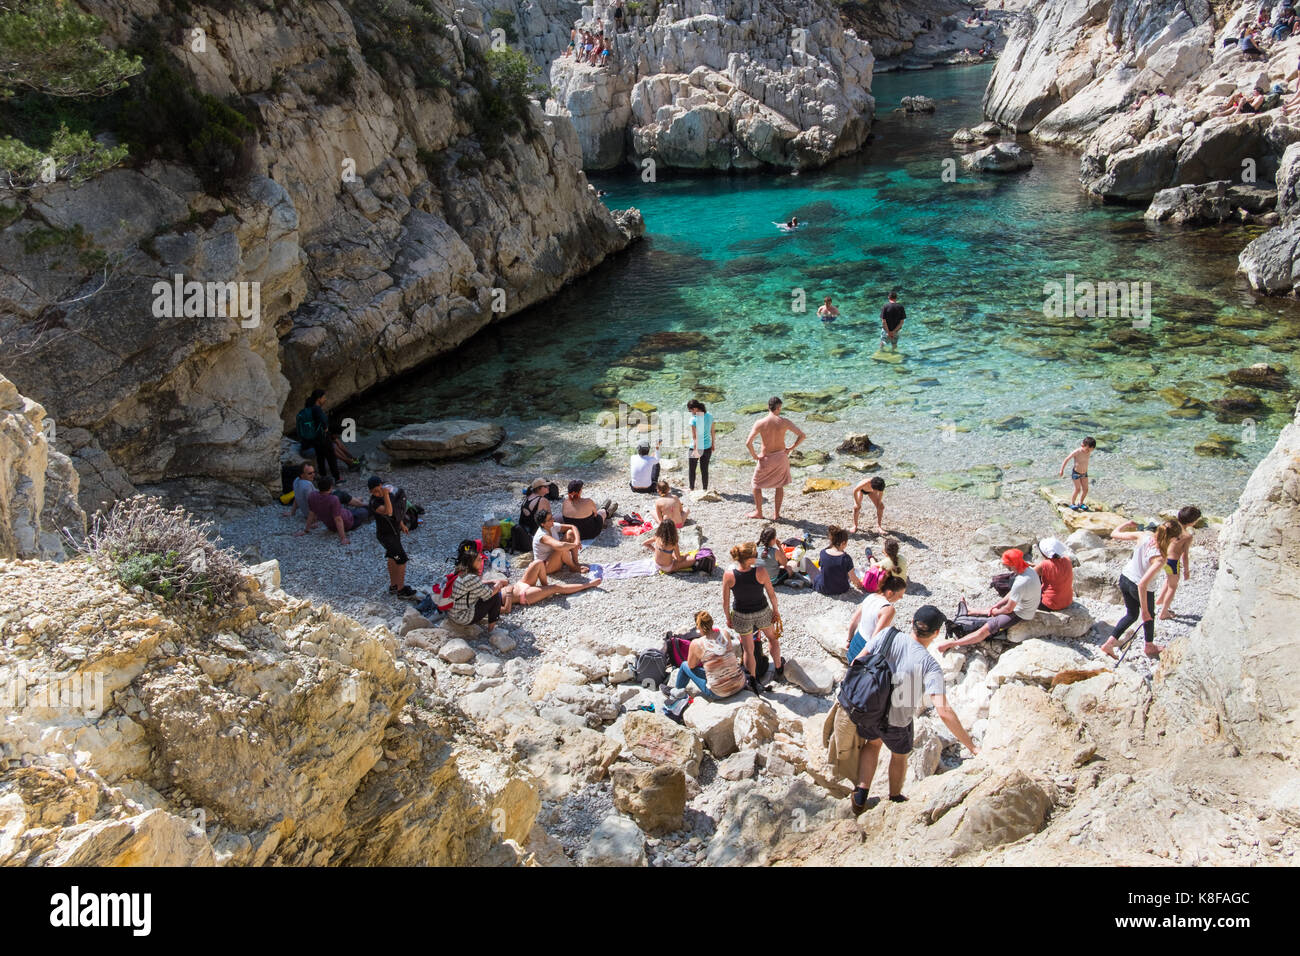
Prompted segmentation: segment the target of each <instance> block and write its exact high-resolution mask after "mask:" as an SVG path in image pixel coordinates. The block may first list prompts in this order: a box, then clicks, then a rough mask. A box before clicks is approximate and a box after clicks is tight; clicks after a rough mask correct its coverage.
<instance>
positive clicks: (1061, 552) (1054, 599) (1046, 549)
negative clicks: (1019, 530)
mask: <svg viewBox="0 0 1300 956" xmlns="http://www.w3.org/2000/svg"><path fill="white" fill-rule="evenodd" d="M1038 550H1039V551H1041V552H1042V553H1043V560H1041V561H1039V562H1038V565H1037V566H1036V567H1035V568H1034V570H1035V571H1037V572H1038V580H1039V582H1041V584H1042V586H1043V597H1042V606H1043V607H1045V608H1047V610H1049V611H1064V610H1065V609H1066V608H1067V607H1069V606H1070V605H1071V604H1073V603H1074V562H1072V561H1071V560H1070V549H1069V548H1067V547H1066V546H1065V544H1064V542H1062V541H1060V540H1059V539H1057V538H1044V539H1043V540H1042V541H1040V542H1038Z"/></svg>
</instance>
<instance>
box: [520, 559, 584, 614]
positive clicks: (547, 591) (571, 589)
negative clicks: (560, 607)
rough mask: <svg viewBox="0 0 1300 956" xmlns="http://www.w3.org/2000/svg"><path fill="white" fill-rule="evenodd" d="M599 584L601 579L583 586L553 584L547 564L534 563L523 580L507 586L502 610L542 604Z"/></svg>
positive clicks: (582, 584) (529, 566) (541, 562)
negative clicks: (548, 573) (558, 595)
mask: <svg viewBox="0 0 1300 956" xmlns="http://www.w3.org/2000/svg"><path fill="white" fill-rule="evenodd" d="M599 584H600V579H599V578H593V579H592V580H590V581H584V582H582V583H581V584H552V583H551V581H550V579H549V578H548V577H547V576H546V562H544V561H534V562H533V563H532V564H530V565H528V570H526V571H525V572H524V576H523V577H522V578H520V579H519V580H518V581H516V582H515V583H514V584H508V585H506V588H505V590H504V592H503V594H504V595H505V606H504V607H503V608H502V610H503V611H509V610H510V609H511V608H512V607H514V606H515V605H516V604H518V605H519V606H520V607H527V606H529V605H530V604H541V603H542V602H543V601H545V600H546V599H547V598H550V597H555V595H557V594H577V593H578V592H579V591H585V590H587V589H588V588H594V587H597V586H598V585H599Z"/></svg>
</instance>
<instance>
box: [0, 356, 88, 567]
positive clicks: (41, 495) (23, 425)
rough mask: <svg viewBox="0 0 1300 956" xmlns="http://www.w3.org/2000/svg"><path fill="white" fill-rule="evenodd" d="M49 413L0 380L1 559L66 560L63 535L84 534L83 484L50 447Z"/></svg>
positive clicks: (1, 376) (69, 462)
mask: <svg viewBox="0 0 1300 956" xmlns="http://www.w3.org/2000/svg"><path fill="white" fill-rule="evenodd" d="M51 438H52V434H51V428H50V427H49V421H48V419H47V418H46V416H45V409H44V408H42V407H41V406H40V405H38V404H37V403H36V402H33V401H32V400H31V399H29V398H24V397H23V396H22V395H19V394H18V389H16V388H15V387H14V384H13V383H12V382H11V381H9V380H8V379H7V378H5V377H4V376H3V375H0V558H47V559H50V560H59V559H61V558H62V557H63V556H64V547H63V546H64V531H65V529H66V531H67V533H68V534H72V535H77V534H81V533H84V532H85V529H86V515H85V513H84V512H83V511H82V510H81V507H80V506H79V505H78V504H77V491H78V487H79V479H78V476H77V472H76V469H74V468H73V467H72V462H71V461H70V460H69V459H68V457H67V456H66V455H64V454H63V453H61V452H58V451H55V450H54V449H53V448H52V447H50V442H51Z"/></svg>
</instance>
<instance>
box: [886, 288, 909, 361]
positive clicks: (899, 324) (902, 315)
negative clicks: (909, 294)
mask: <svg viewBox="0 0 1300 956" xmlns="http://www.w3.org/2000/svg"><path fill="white" fill-rule="evenodd" d="M906 319H907V310H906V309H904V308H903V305H902V303H900V302H899V301H898V293H897V292H891V293H889V301H888V302H886V303H885V304H884V307H883V308H881V310H880V347H881V348H882V349H883V348H884V347H885V346H886V345H888V346H889V347H890V348H891V349H893V350H895V351H897V350H898V333H900V332H902V331H903V322H904V321H905V320H906Z"/></svg>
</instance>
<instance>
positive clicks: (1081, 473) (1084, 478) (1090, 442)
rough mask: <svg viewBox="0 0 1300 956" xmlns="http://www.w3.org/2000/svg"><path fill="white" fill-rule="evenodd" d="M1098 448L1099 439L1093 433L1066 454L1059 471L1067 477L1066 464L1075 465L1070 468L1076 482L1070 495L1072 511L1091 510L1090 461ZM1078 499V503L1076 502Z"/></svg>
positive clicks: (1071, 477) (1072, 478) (1058, 474)
mask: <svg viewBox="0 0 1300 956" xmlns="http://www.w3.org/2000/svg"><path fill="white" fill-rule="evenodd" d="M1096 450H1097V439H1095V438H1093V437H1092V436H1091V435H1089V436H1087V437H1086V438H1084V440H1083V441H1081V442H1079V447H1078V448H1076V449H1075V450H1074V451H1072V452H1070V453H1069V454H1068V455H1066V456H1065V461H1063V462H1061V470H1060V471H1059V472H1057V474H1056V476H1057V477H1058V478H1064V477H1065V466H1066V465H1069V464H1070V462H1072V461H1073V462H1074V465H1073V466H1071V468H1070V480H1071V481H1072V482H1074V493H1073V494H1072V495H1070V510H1071V511H1091V510H1092V509H1091V508H1089V507H1088V505H1087V501H1088V461H1089V460H1090V459H1091V458H1092V453H1093V452H1094V451H1096ZM1076 499H1077V503H1076Z"/></svg>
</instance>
